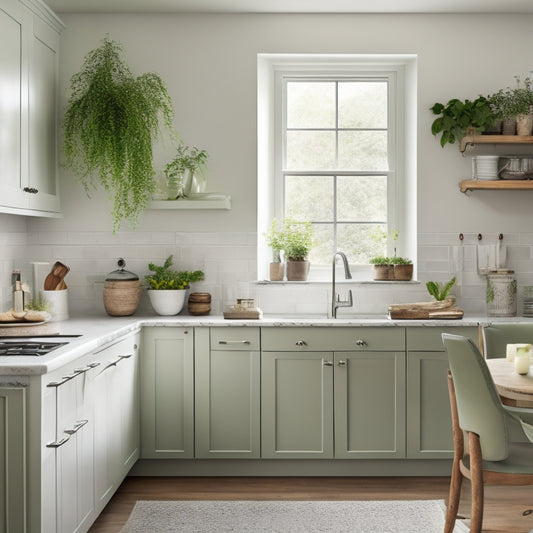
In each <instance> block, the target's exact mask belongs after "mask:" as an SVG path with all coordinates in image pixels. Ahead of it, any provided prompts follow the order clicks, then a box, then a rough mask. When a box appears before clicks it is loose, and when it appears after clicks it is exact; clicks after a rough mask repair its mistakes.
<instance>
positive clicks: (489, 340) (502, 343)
mask: <svg viewBox="0 0 533 533" xmlns="http://www.w3.org/2000/svg"><path fill="white" fill-rule="evenodd" d="M515 343H529V344H533V322H531V323H521V324H518V323H515V324H491V325H490V326H484V327H483V353H484V354H485V357H486V358H487V359H493V358H496V357H505V348H506V346H507V344H515Z"/></svg>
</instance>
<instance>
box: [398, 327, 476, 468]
mask: <svg viewBox="0 0 533 533" xmlns="http://www.w3.org/2000/svg"><path fill="white" fill-rule="evenodd" d="M444 332H445V333H451V334H454V335H463V336H465V337H469V338H471V339H472V341H474V342H475V343H476V344H477V342H478V330H477V328H476V327H461V326H456V327H446V328H440V327H434V326H432V327H412V328H407V331H406V338H407V413H408V415H407V457H408V458H411V459H419V458H424V459H448V458H452V457H453V432H452V421H451V412H450V399H449V395H448V378H447V375H448V356H447V354H446V352H445V350H444V346H443V344H442V339H441V334H442V333H444Z"/></svg>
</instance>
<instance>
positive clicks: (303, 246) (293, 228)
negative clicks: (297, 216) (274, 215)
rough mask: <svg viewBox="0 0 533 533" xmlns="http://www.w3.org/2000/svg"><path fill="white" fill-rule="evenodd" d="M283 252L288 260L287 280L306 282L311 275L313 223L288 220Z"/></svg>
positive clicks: (284, 226) (284, 234) (284, 230)
mask: <svg viewBox="0 0 533 533" xmlns="http://www.w3.org/2000/svg"><path fill="white" fill-rule="evenodd" d="M282 235H283V237H282V238H283V241H282V242H283V244H284V248H283V251H284V252H285V258H286V260H287V280H288V281H305V280H307V275H308V273H309V261H308V260H307V257H308V255H309V251H310V250H311V248H312V247H313V226H312V224H311V222H298V221H296V220H293V219H291V218H286V219H285V221H284V224H283V232H282Z"/></svg>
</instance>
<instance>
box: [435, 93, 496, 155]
mask: <svg viewBox="0 0 533 533" xmlns="http://www.w3.org/2000/svg"><path fill="white" fill-rule="evenodd" d="M430 109H431V111H432V112H433V114H435V115H440V116H439V117H438V118H436V119H435V120H434V121H433V123H432V124H431V133H433V135H435V136H437V135H438V134H439V133H440V134H441V138H440V144H441V146H442V147H444V146H445V145H446V144H447V143H449V144H454V143H455V141H456V140H460V139H462V138H463V137H464V136H465V135H467V134H469V135H476V134H478V133H482V132H483V131H484V130H485V129H487V128H490V127H493V126H494V112H493V108H492V107H491V104H490V101H489V99H487V98H486V97H484V96H481V95H480V96H478V97H477V98H476V99H475V100H465V101H464V102H463V101H462V100H459V99H458V98H452V99H451V100H450V101H449V102H447V103H446V104H441V103H438V102H437V103H436V104H434V105H433V106H432V107H431V108H430Z"/></svg>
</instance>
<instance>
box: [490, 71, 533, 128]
mask: <svg viewBox="0 0 533 533" xmlns="http://www.w3.org/2000/svg"><path fill="white" fill-rule="evenodd" d="M515 80H516V87H514V88H511V87H507V88H506V89H500V90H499V91H497V92H496V93H494V94H491V95H490V96H489V103H490V106H491V108H492V111H493V113H494V116H495V117H497V118H500V119H511V118H515V117H517V116H518V115H527V114H529V112H530V108H531V106H532V105H533V91H532V90H531V80H530V79H529V78H525V79H524V80H523V86H522V81H521V80H520V76H515Z"/></svg>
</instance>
